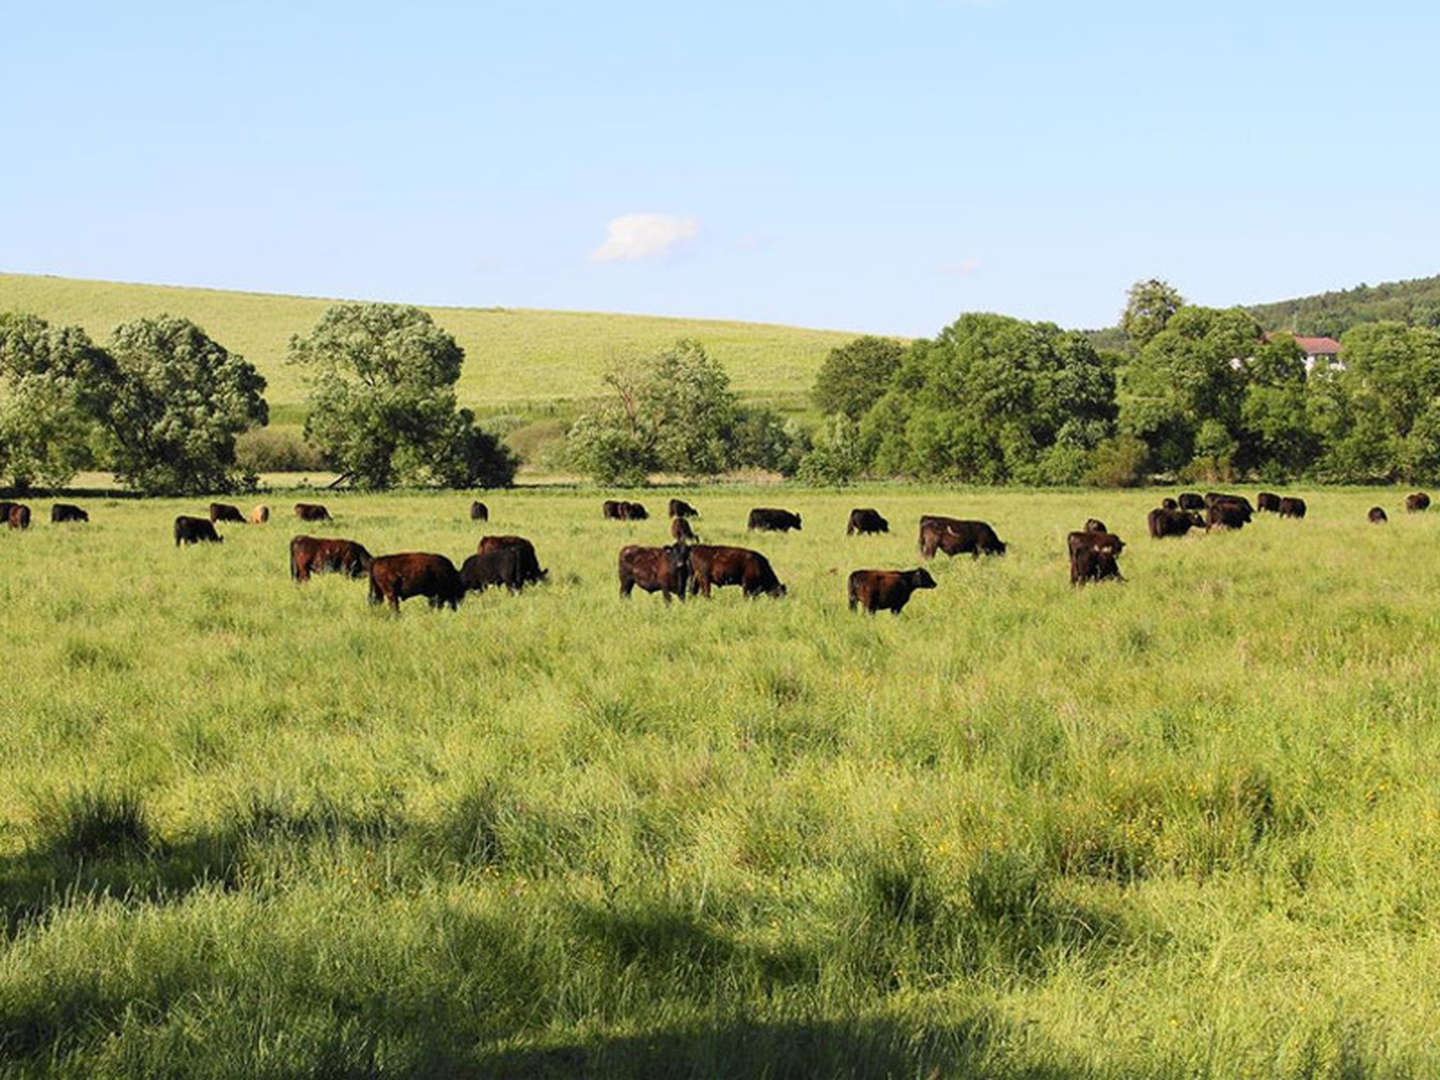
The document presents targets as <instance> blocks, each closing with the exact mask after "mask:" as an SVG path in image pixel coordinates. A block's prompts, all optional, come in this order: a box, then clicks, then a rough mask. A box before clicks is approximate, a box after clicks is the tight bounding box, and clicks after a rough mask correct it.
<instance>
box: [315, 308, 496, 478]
mask: <svg viewBox="0 0 1440 1080" xmlns="http://www.w3.org/2000/svg"><path fill="white" fill-rule="evenodd" d="M464 360H465V351H464V350H463V349H462V348H461V347H460V346H459V344H458V343H457V342H456V341H455V339H454V338H453V337H452V336H451V335H450V334H449V333H447V332H446V331H444V330H442V329H441V328H440V327H438V326H436V325H435V321H434V320H433V319H432V318H431V317H430V315H429V314H428V313H426V312H424V311H421V310H420V309H419V308H417V307H409V306H406V305H402V304H336V305H334V306H333V307H331V308H329V309H328V310H327V311H326V312H325V314H324V315H323V316H321V318H320V322H319V323H318V324H316V326H315V328H314V329H313V330H312V331H311V332H310V333H309V334H308V335H307V336H305V337H303V338H302V337H300V336H299V335H296V336H294V337H292V338H291V339H290V362H291V363H292V364H297V365H299V366H301V367H303V368H305V369H306V377H307V379H308V381H309V383H310V396H309V401H308V404H309V413H308V415H307V416H306V418H305V437H306V438H307V439H308V440H310V441H312V442H314V443H315V445H316V446H318V447H319V448H320V450H321V452H322V453H323V454H324V455H325V457H326V459H327V460H328V461H329V462H330V463H331V464H332V465H333V466H334V467H335V468H337V469H339V470H340V472H341V473H342V475H344V476H345V477H347V478H349V480H350V481H351V482H352V483H354V484H355V485H356V486H358V487H363V488H370V489H376V490H378V489H383V488H388V487H392V486H394V485H395V484H397V483H413V484H441V485H444V486H448V487H504V486H507V485H509V484H510V483H511V482H512V481H513V480H514V477H515V468H516V465H517V462H516V461H515V459H514V457H513V456H512V455H511V454H510V453H509V452H508V451H507V450H506V449H505V448H504V446H503V445H502V444H501V443H500V441H499V440H498V439H496V438H495V437H494V436H493V435H490V434H489V433H487V432H485V431H483V430H481V429H480V428H478V427H477V426H476V425H475V417H474V414H473V413H471V412H470V411H469V410H468V409H457V408H456V402H455V391H454V386H455V383H456V381H457V380H458V379H459V378H460V369H461V366H462V365H463V363H464Z"/></svg>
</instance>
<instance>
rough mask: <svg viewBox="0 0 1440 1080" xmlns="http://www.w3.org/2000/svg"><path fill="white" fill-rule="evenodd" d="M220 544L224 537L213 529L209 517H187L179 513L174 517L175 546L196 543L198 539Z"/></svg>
mask: <svg viewBox="0 0 1440 1080" xmlns="http://www.w3.org/2000/svg"><path fill="white" fill-rule="evenodd" d="M202 540H203V541H207V542H209V543H212V544H221V543H224V542H225V538H224V537H223V536H221V535H220V534H219V533H217V532H216V531H215V526H214V525H213V524H211V522H210V519H209V518H202V517H189V516H187V515H185V514H181V515H180V516H179V517H177V518H176V519H175V546H176V547H179V546H180V545H181V544H196V543H199V542H200V541H202Z"/></svg>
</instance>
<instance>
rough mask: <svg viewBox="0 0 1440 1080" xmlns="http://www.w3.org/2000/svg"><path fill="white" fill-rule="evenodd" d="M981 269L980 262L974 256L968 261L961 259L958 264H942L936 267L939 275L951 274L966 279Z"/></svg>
mask: <svg viewBox="0 0 1440 1080" xmlns="http://www.w3.org/2000/svg"><path fill="white" fill-rule="evenodd" d="M979 269H980V260H979V259H977V258H976V257H975V256H974V255H971V256H970V257H969V258H968V259H961V260H960V261H959V262H958V263H942V264H940V265H939V266H937V267H935V272H936V273H937V274H949V275H952V276H956V277H966V276H968V275H970V274H973V273H974V272H975V271H976V270H979Z"/></svg>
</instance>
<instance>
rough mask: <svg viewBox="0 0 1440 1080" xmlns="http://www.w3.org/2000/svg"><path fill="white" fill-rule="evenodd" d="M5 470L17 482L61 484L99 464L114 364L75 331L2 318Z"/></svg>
mask: <svg viewBox="0 0 1440 1080" xmlns="http://www.w3.org/2000/svg"><path fill="white" fill-rule="evenodd" d="M0 378H3V381H4V394H3V404H0V468H3V469H4V470H5V471H7V472H8V473H9V474H10V475H11V476H12V477H13V478H14V482H15V485H16V486H17V487H20V488H24V487H25V486H27V485H28V484H29V482H30V481H32V480H35V481H39V482H40V483H42V484H44V485H46V486H48V487H60V486H62V485H64V484H65V483H67V482H68V481H69V480H70V478H71V477H73V476H74V475H75V473H76V472H77V471H78V470H80V469H83V468H87V467H90V466H92V465H94V464H95V448H96V445H97V443H98V436H99V423H100V421H101V420H102V419H103V418H104V417H105V416H106V415H107V414H108V412H109V409H110V405H111V401H112V399H113V395H114V383H115V364H114V362H113V360H112V359H111V358H110V356H109V355H108V354H107V353H106V352H105V351H104V350H103V349H100V348H98V347H96V345H95V344H94V343H93V342H92V341H91V340H90V338H89V336H88V335H87V334H86V333H85V331H84V330H82V329H80V328H79V327H77V326H66V327H52V326H50V325H49V324H48V323H47V322H45V320H43V319H40V318H37V317H36V316H34V315H25V314H19V313H16V314H9V315H0Z"/></svg>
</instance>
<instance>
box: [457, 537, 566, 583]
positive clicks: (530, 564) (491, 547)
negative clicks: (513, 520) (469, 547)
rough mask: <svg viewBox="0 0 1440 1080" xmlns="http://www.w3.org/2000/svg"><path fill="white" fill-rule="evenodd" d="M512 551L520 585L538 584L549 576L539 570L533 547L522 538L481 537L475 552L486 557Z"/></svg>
mask: <svg viewBox="0 0 1440 1080" xmlns="http://www.w3.org/2000/svg"><path fill="white" fill-rule="evenodd" d="M507 549H509V550H513V551H514V552H515V555H516V558H517V559H518V560H519V567H520V580H521V583H522V584H526V585H529V584H538V583H539V582H541V581H544V580H545V579H546V578H547V577H549V576H550V571H548V570H541V569H540V560H539V558H537V557H536V555H535V545H534V544H532V543H531V542H530V541H529V540H526V539H525V538H524V537H523V536H482V537H481V538H480V543H479V544H478V545H477V546H476V548H475V552H476V554H478V555H488V554H489V553H490V552H492V551H505V550H507Z"/></svg>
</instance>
